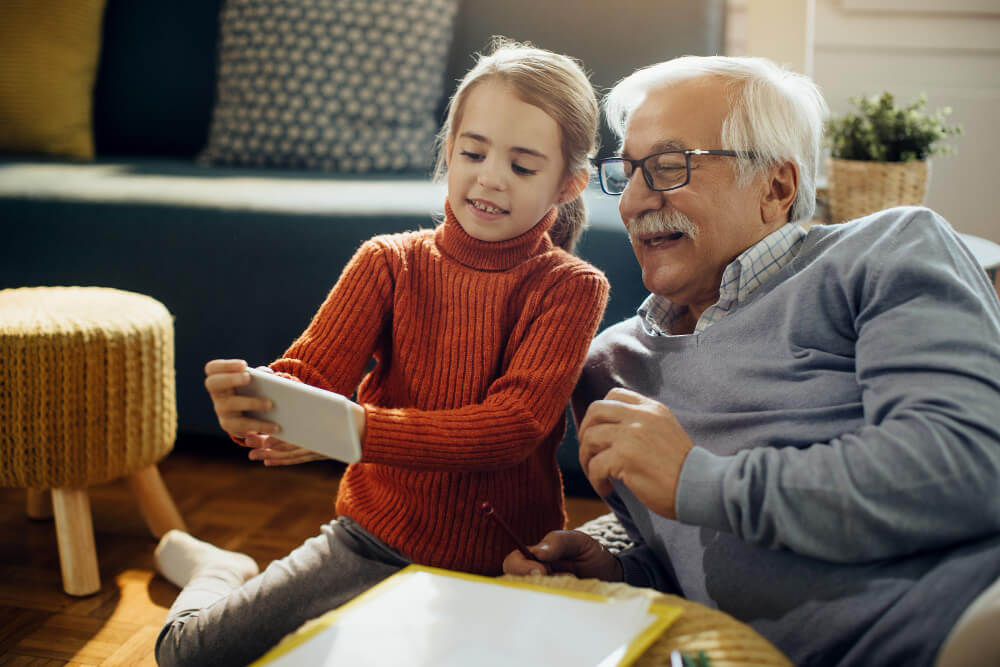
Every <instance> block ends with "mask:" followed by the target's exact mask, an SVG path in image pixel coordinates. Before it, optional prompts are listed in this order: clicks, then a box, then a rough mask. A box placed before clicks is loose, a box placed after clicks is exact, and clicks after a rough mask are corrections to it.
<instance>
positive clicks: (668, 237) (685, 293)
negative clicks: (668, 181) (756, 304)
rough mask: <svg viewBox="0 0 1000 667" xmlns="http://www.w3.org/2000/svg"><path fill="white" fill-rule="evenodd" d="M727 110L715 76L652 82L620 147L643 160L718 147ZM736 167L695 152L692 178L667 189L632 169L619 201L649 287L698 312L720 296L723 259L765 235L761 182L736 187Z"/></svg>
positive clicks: (729, 161) (728, 259)
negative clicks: (652, 186) (661, 83)
mask: <svg viewBox="0 0 1000 667" xmlns="http://www.w3.org/2000/svg"><path fill="white" fill-rule="evenodd" d="M728 113H729V102H728V98H727V95H726V90H725V86H724V85H723V83H722V80H721V79H718V78H716V77H699V78H696V79H687V80H683V81H679V82H675V83H671V84H668V85H665V86H661V87H659V88H655V89H653V90H652V91H650V92H649V94H647V96H646V98H645V99H644V100H643V101H642V103H641V104H640V105H639V106H638V107H637V108H636V109H635V110H634V111H633V112H632V114H631V115H630V116H629V119H628V124H627V125H626V128H625V145H624V146H623V150H622V154H623V156H624V157H628V158H631V159H641V158H644V157H646V156H647V155H650V154H652V153H657V152H660V151H666V150H675V149H702V150H710V149H720V148H723V146H722V145H721V132H722V123H723V121H724V120H725V117H726V115H727V114H728ZM726 148H728V147H726ZM735 166H736V164H735V162H734V158H730V157H718V156H700V155H695V156H692V157H691V180H690V182H689V183H688V184H687V185H685V186H684V187H682V188H679V189H677V190H671V191H668V192H658V191H655V190H651V189H650V188H649V187H648V186H647V185H646V182H645V180H643V177H642V174H640V173H639V172H638V170H636V172H635V173H633V174H632V177H631V180H630V181H629V184H628V187H627V188H626V189H625V192H624V193H623V194H622V196H621V202H620V204H619V211H620V213H621V216H622V220H623V221H625V225H626V227H627V228H628V229H629V236H630V238H631V240H632V248H633V250H634V251H635V255H636V259H638V261H639V265H640V266H641V267H642V280H643V283H644V284H645V286H646V289H648V290H649V291H650V292H653V293H654V294H658V295H660V296H663V297H665V298H667V299H669V300H671V301H672V302H674V303H678V304H683V305H687V306H690V307H691V309H692V310H693V311H695V312H696V313H697V314H699V315H700V313H701V312H702V311H704V310H705V309H706V308H708V307H709V306H711V305H712V304H714V303H715V302H716V301H717V300H718V295H719V284H720V283H721V281H722V273H723V271H724V270H725V268H726V266H727V265H728V264H729V263H730V262H731V261H732V260H733V259H735V258H736V257H737V256H738V255H739V254H740V253H742V252H743V251H744V250H746V249H747V248H749V247H750V246H751V245H753V244H754V243H756V242H757V241H759V240H760V239H761V238H763V237H764V236H765V235H766V229H765V227H764V225H763V224H762V221H761V211H760V198H761V197H762V195H763V188H762V185H761V181H760V179H754V180H752V181H751V183H750V184H749V185H748V186H746V187H744V188H739V187H737V184H736V170H735Z"/></svg>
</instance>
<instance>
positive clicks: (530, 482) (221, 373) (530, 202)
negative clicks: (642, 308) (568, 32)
mask: <svg viewBox="0 0 1000 667" xmlns="http://www.w3.org/2000/svg"><path fill="white" fill-rule="evenodd" d="M597 123H598V107H597V101H596V99H595V96H594V92H593V89H592V87H591V85H590V82H589V81H588V80H587V77H586V75H585V74H584V73H583V72H582V71H581V69H580V67H579V66H578V65H577V64H576V63H575V62H574V61H573V60H571V59H569V58H567V57H565V56H561V55H557V54H554V53H551V52H548V51H544V50H540V49H534V48H529V47H526V46H523V45H518V44H510V43H506V44H500V45H499V47H498V48H496V49H495V50H494V51H493V53H492V54H491V55H489V56H486V57H482V58H480V60H479V61H478V63H477V64H476V66H475V67H474V68H473V69H472V70H471V71H470V72H469V73H468V74H467V75H466V76H465V78H464V79H463V80H462V82H461V84H460V85H459V87H458V90H457V91H456V93H455V95H454V97H453V98H452V100H451V103H450V105H449V110H448V116H447V119H446V121H445V123H444V126H443V128H442V131H441V140H442V141H441V143H442V153H441V157H440V159H439V163H438V164H439V166H438V173H439V174H440V173H441V172H442V171H446V172H447V179H448V181H447V182H448V195H447V199H446V201H445V219H444V221H443V222H442V223H441V224H440V225H439V226H438V227H437V228H436V229H433V230H425V231H417V232H407V233H402V234H396V235H391V236H379V237H375V238H373V239H371V240H369V241H368V242H366V243H365V244H363V245H362V246H361V248H360V249H359V250H358V251H357V253H356V254H355V256H354V258H353V259H352V260H351V261H350V263H349V264H348V265H347V267H346V268H345V269H344V271H343V273H342V275H341V277H340V279H339V280H338V281H337V284H336V285H335V286H334V288H333V290H332V291H331V292H330V294H329V296H328V297H327V299H326V301H325V302H324V304H323V305H322V306H321V307H320V310H319V312H318V313H317V314H316V315H315V317H314V318H313V320H312V322H311V323H310V325H309V327H308V328H307V329H306V331H305V332H304V333H303V334H302V335H301V336H300V337H299V339H298V340H296V341H295V342H294V343H293V344H292V346H291V347H290V348H289V349H288V351H287V352H286V353H285V355H284V356H283V357H282V358H281V359H278V360H277V361H275V362H274V363H272V364H271V368H272V369H273V370H274V371H275V372H277V373H281V374H285V375H288V376H291V377H294V378H296V379H299V380H301V381H303V382H306V383H309V384H312V385H315V386H318V387H322V388H323V389H328V390H331V391H335V392H338V393H340V394H343V395H345V396H351V395H353V394H354V392H355V390H357V399H358V403H357V405H356V406H355V416H356V420H355V421H356V423H357V427H358V435H359V437H360V438H361V442H362V457H361V461H360V462H358V463H355V464H352V465H351V466H349V467H348V468H347V470H346V472H345V474H344V476H343V479H342V480H341V482H340V487H339V491H338V494H337V504H336V510H337V514H338V515H339V516H338V518H337V519H335V520H334V521H332V522H331V523H329V524H327V525H326V526H324V527H323V528H322V532H321V534H320V535H318V536H316V537H313V538H311V539H309V540H307V541H306V542H305V543H304V544H303V545H302V546H300V547H299V548H297V549H296V550H295V551H293V552H292V553H291V554H289V555H288V556H286V557H285V558H283V559H281V560H279V561H275V562H273V563H271V565H270V566H269V567H268V568H267V569H266V570H265V571H264V572H263V573H261V574H260V575H259V576H254V575H256V574H257V566H256V564H255V563H254V561H253V560H252V559H251V558H249V557H248V556H246V555H243V554H238V553H234V552H228V551H223V550H221V549H218V548H216V547H214V546H212V545H210V544H207V543H205V542H201V541H199V540H196V539H195V538H193V537H191V536H190V535H188V534H187V533H181V532H177V531H172V532H170V533H168V534H167V535H166V536H164V538H163V540H161V543H160V545H159V546H158V547H157V553H156V560H157V567H158V568H159V570H160V571H161V573H163V574H164V576H166V577H167V578H168V579H169V580H171V581H172V582H174V583H175V584H177V585H179V586H182V587H184V590H183V591H181V593H180V595H179V596H178V598H177V600H176V602H175V603H174V605H173V607H172V608H171V610H170V613H169V616H168V619H167V623H166V625H165V627H164V629H163V631H162V632H161V633H160V637H159V639H158V641H157V647H156V654H157V660H158V661H159V662H160V664H181V663H185V664H194V663H199V664H201V663H213V664H245V663H247V662H249V661H251V660H253V659H254V658H257V657H259V656H260V655H261V654H262V653H264V652H265V651H266V650H267V649H268V648H270V647H271V646H273V645H274V644H275V643H277V642H278V641H279V640H280V639H281V638H282V637H283V636H284V635H285V634H287V633H289V632H291V631H292V630H294V629H296V628H297V627H298V626H299V625H301V624H302V623H303V622H304V621H306V620H309V619H310V618H314V617H316V616H318V615H320V614H322V613H324V612H326V611H329V610H330V609H333V608H335V607H337V606H339V605H341V604H343V603H344V602H346V601H348V600H350V599H352V598H354V597H355V596H357V595H359V594H360V593H362V592H363V591H365V590H367V589H368V588H370V587H371V586H373V585H374V584H376V583H378V582H379V581H381V580H382V579H384V578H386V577H388V576H389V575H391V574H393V573H394V572H396V571H397V570H399V569H400V568H402V567H404V566H406V565H407V564H409V563H420V564H424V565H431V566H436V567H443V568H449V569H455V570H463V571H467V572H475V573H481V574H489V575H494V574H499V573H500V571H501V563H502V561H503V558H504V556H505V555H506V554H508V553H509V552H510V551H512V550H513V549H514V544H513V543H512V541H511V539H510V538H509V537H508V536H507V535H506V534H505V533H504V532H503V531H502V530H500V529H499V528H498V526H497V525H496V523H495V522H493V521H490V520H489V518H488V517H486V516H484V515H483V513H482V511H481V510H480V503H481V502H482V501H489V502H490V503H491V504H492V505H493V506H494V508H495V511H496V512H497V514H499V515H500V516H502V517H503V518H504V519H505V520H506V521H507V523H509V524H510V525H511V526H512V527H513V528H514V530H515V531H516V532H517V533H519V534H520V535H521V536H522V537H523V539H524V540H526V541H527V542H529V543H534V542H536V541H538V540H539V539H541V537H542V536H543V535H545V534H546V532H548V531H549V530H552V529H556V528H561V527H562V526H563V525H564V523H565V512H564V506H563V495H562V486H561V479H560V475H559V470H558V467H557V465H556V447H557V446H558V445H559V442H560V440H561V438H562V435H563V431H564V426H565V425H564V412H565V407H566V405H567V402H568V399H569V395H570V392H571V390H572V388H573V385H574V384H575V382H576V380H577V377H578V375H579V372H580V368H581V365H582V363H583V359H584V356H585V354H586V351H587V347H588V344H589V342H590V339H591V337H592V336H593V334H594V332H595V330H596V328H597V325H598V323H599V322H600V319H601V316H602V314H603V310H604V304H605V301H606V298H607V292H608V285H607V281H606V280H605V278H604V276H603V275H602V274H601V273H600V272H599V271H598V270H597V269H595V268H593V267H592V266H590V265H588V264H587V263H585V262H583V261H582V260H580V259H578V258H576V257H574V256H572V255H571V254H569V252H567V251H566V249H571V248H572V246H573V243H574V242H575V240H576V238H577V236H578V234H579V231H580V227H581V226H582V224H583V222H584V214H583V208H582V203H581V202H580V201H578V198H579V195H580V193H581V191H582V190H583V188H584V187H585V186H586V184H587V180H588V176H589V171H588V159H589V156H590V155H591V154H592V153H593V152H594V149H595V136H596V133H597ZM442 162H443V163H444V164H443V165H442ZM554 241H557V243H558V244H560V245H561V246H563V247H557V246H556V245H555V244H554ZM564 248H566V249H564ZM373 356H374V358H375V360H376V364H375V367H374V368H373V369H372V370H371V371H370V372H368V373H367V374H364V371H365V367H366V364H367V363H368V362H369V360H370V359H371V358H372V357H373ZM245 371H246V364H245V363H244V362H243V361H240V360H215V361H212V362H209V364H208V365H207V367H206V373H207V375H208V377H207V379H206V387H207V388H208V390H209V393H210V394H211V396H212V400H213V402H214V405H215V410H216V412H217V414H218V415H219V421H220V424H221V425H222V427H223V429H225V430H226V431H227V432H228V433H229V434H230V435H232V436H233V437H235V438H237V439H240V438H246V444H248V445H249V446H252V447H258V448H260V449H259V450H257V452H255V453H256V454H257V456H255V457H254V458H262V459H264V460H265V462H267V461H270V462H271V463H282V462H284V463H292V462H298V461H300V460H307V459H309V458H312V456H311V455H309V454H307V453H304V451H303V450H299V449H298V448H295V447H292V446H290V445H287V444H284V443H281V442H280V441H276V437H280V434H279V436H274V435H271V436H268V435H261V434H267V433H268V432H269V430H270V429H271V428H272V426H273V425H271V424H268V423H266V422H259V421H256V420H252V419H250V418H249V417H246V416H245V415H243V414H242V411H246V410H252V409H261V408H264V407H266V406H264V405H262V404H261V401H262V399H255V398H249V397H244V396H237V395H235V394H234V391H233V388H234V387H236V386H239V385H241V384H246V383H247V382H248V381H249V378H248V376H247V374H246V372H245ZM272 433H273V431H272Z"/></svg>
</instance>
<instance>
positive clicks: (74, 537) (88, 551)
mask: <svg viewBox="0 0 1000 667" xmlns="http://www.w3.org/2000/svg"><path fill="white" fill-rule="evenodd" d="M52 509H53V510H54V511H55V517H56V538H57V540H58V542H59V566H60V567H61V568H62V578H63V590H65V591H66V592H67V593H69V594H70V595H90V594H92V593H96V592H97V591H99V590H100V589H101V576H100V574H99V573H98V571H97V549H96V547H95V546H94V525H93V522H92V521H91V518H90V498H89V497H88V496H87V489H52Z"/></svg>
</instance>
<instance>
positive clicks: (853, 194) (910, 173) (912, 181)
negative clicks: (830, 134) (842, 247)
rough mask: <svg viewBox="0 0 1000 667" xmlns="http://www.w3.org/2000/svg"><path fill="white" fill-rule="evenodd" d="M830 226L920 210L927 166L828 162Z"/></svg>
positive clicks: (923, 163)
mask: <svg viewBox="0 0 1000 667" xmlns="http://www.w3.org/2000/svg"><path fill="white" fill-rule="evenodd" d="M828 165H829V167H828V169H827V178H828V180H829V196H830V201H829V203H830V220H831V222H844V221H846V220H853V219H854V218H860V217H861V216H863V215H868V214H869V213H874V212H875V211H881V210H882V209H886V208H890V207H893V206H919V205H921V204H923V203H924V196H925V195H926V194H927V180H928V178H929V177H930V163H929V162H928V161H926V160H914V161H911V162H873V161H870V160H842V159H840V158H830V161H829V163H828Z"/></svg>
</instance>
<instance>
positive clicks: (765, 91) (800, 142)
mask: <svg viewBox="0 0 1000 667" xmlns="http://www.w3.org/2000/svg"><path fill="white" fill-rule="evenodd" d="M702 76H719V77H722V78H723V79H725V80H726V81H727V84H728V85H727V90H728V92H729V96H730V100H729V101H730V105H731V110H730V112H729V115H728V116H727V117H726V119H725V120H724V121H723V123H722V137H721V139H722V146H721V147H722V148H724V149H728V150H737V151H752V152H753V153H755V154H756V158H755V159H745V158H739V159H738V160H737V161H736V163H737V174H738V182H739V183H740V184H741V186H744V185H746V184H748V183H749V182H750V180H751V179H752V178H753V177H754V176H756V175H757V174H759V173H763V172H765V171H767V170H768V169H770V168H771V167H773V166H774V165H776V164H779V163H780V162H783V161H785V160H794V161H795V164H796V165H798V169H799V189H798V193H797V195H796V198H795V201H794V202H793V203H792V208H791V210H790V211H789V212H788V221H789V222H796V221H799V220H808V219H810V218H811V217H812V215H813V212H814V211H815V209H816V170H817V169H818V167H819V158H820V142H821V140H822V136H823V122H824V119H825V117H826V114H827V106H826V102H825V101H824V100H823V95H822V94H821V93H820V91H819V88H818V87H817V86H816V84H815V83H813V81H812V80H811V79H809V78H808V77H806V76H803V75H801V74H797V73H795V72H791V71H789V70H787V69H785V68H783V67H780V66H778V65H777V64H775V63H774V62H772V61H770V60H767V59H765V58H747V57H727V56H683V57H681V58H675V59H673V60H668V61H666V62H662V63H659V64H657V65H652V66H650V67H645V68H643V69H640V70H638V71H636V72H634V73H633V74H631V75H629V76H628V77H626V78H625V79H623V80H621V81H620V82H619V83H618V84H617V85H616V86H615V87H614V89H612V90H611V92H610V93H608V95H607V97H605V99H604V109H605V113H606V115H607V119H608V124H609V125H610V126H611V129H612V130H614V132H615V134H616V135H617V136H618V138H619V141H620V143H621V142H624V138H625V125H626V124H627V123H628V119H629V115H630V114H631V113H632V112H633V111H635V109H636V108H637V107H638V106H639V105H640V104H642V102H643V100H644V99H645V98H646V95H647V93H649V92H650V91H651V90H653V89H655V88H659V87H662V86H664V85H667V84H670V83H674V82H677V81H682V80H685V79H693V78H697V77H702ZM696 148H712V147H711V146H707V147H706V146H697V147H696Z"/></svg>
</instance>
